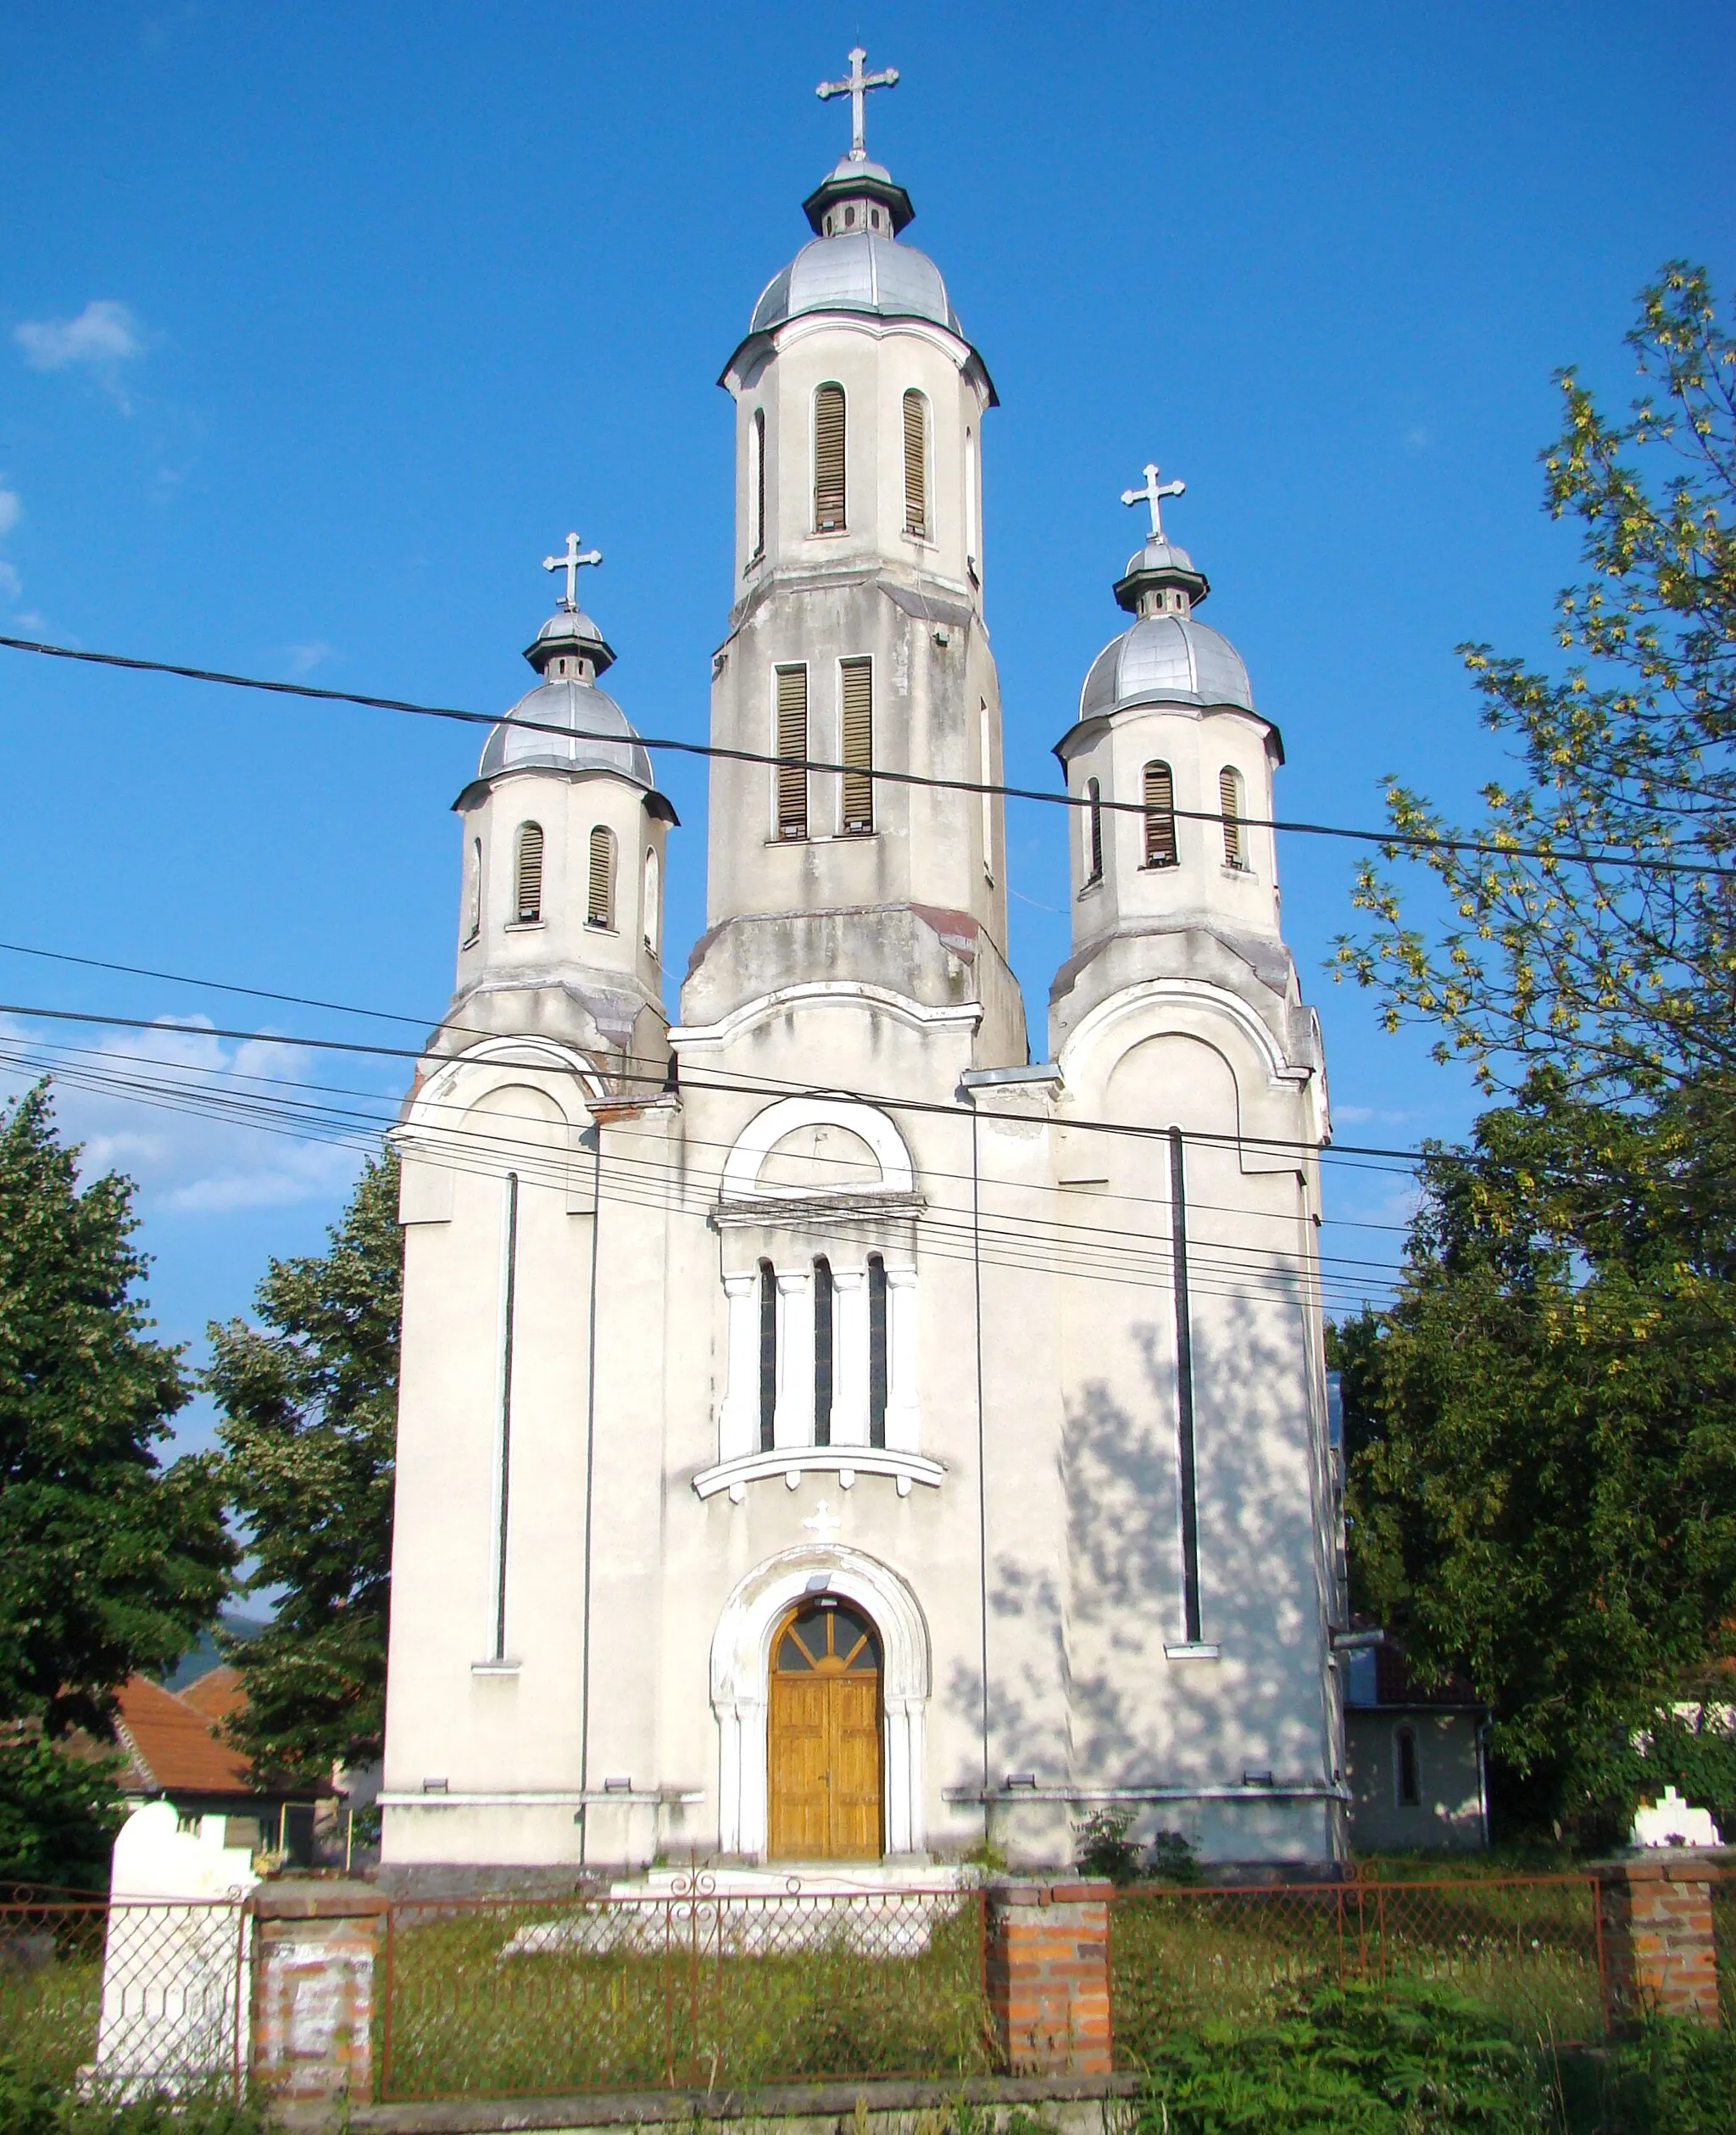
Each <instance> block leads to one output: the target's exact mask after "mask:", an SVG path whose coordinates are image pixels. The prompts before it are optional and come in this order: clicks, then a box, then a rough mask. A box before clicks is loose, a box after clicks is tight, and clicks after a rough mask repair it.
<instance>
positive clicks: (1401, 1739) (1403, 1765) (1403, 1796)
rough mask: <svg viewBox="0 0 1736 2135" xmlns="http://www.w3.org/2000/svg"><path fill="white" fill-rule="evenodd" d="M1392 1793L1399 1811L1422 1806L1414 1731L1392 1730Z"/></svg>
mask: <svg viewBox="0 0 1736 2135" xmlns="http://www.w3.org/2000/svg"><path fill="white" fill-rule="evenodd" d="M1393 1791H1394V1793H1395V1794H1396V1795H1397V1796H1398V1800H1399V1808H1400V1809H1421V1808H1422V1763H1421V1760H1420V1759H1418V1757H1417V1754H1416V1729H1415V1728H1414V1727H1395V1728H1394V1730H1393Z"/></svg>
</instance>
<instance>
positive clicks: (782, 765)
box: [0, 637, 1736, 878]
mask: <svg viewBox="0 0 1736 2135" xmlns="http://www.w3.org/2000/svg"><path fill="white" fill-rule="evenodd" d="M0 646H4V647H6V648H8V649H9V650H11V651H13V652H31V653H39V654H42V655H44V656H45V657H47V658H48V659H52V660H75V661H84V662H86V663H87V664H89V665H92V666H100V667H120V668H125V669H126V670H128V671H130V672H135V673H140V674H152V675H174V676H175V677H178V678H179V679H181V681H183V682H206V683H219V684H220V685H221V686H222V687H224V688H229V689H258V690H264V691H265V692H268V693H269V694H271V695H274V696H283V697H305V698H311V699H313V700H315V701H316V702H319V703H322V704H340V705H361V706H363V707H364V709H366V710H369V711H401V712H406V713H408V714H409V715H410V716H413V717H415V718H418V719H444V720H449V721H455V722H458V723H459V724H461V725H465V726H476V727H526V728H528V729H529V730H530V731H531V732H532V733H543V734H548V733H557V734H559V735H560V737H561V738H562V739H564V740H570V741H601V742H614V743H616V744H620V742H621V741H622V739H624V738H623V737H622V736H621V735H620V734H608V733H590V732H587V731H586V730H584V729H581V728H578V727H553V726H551V725H549V723H548V721H546V720H542V719H517V718H515V717H514V716H512V714H511V713H509V712H498V713H497V712H487V711H466V710H464V709H463V708H462V707H460V706H458V705H425V704H419V703H417V702H415V700H413V699H410V698H406V697H375V696H369V695H367V694H364V693H363V692H361V691H359V690H353V689H321V688H316V687H315V686H314V684H313V683H304V682H277V681H272V680H269V679H267V678H265V677H262V676H258V675H234V674H228V673H225V672H224V671H223V670H221V669H220V668H214V667H190V666H182V665H181V664H180V663H179V662H176V661H167V660H142V659H138V658H136V657H134V656H133V655H130V654H126V653H118V652H87V651H84V650H81V649H79V648H78V647H76V646H73V645H55V644H47V643H46V642H44V641H42V640H41V639H39V638H6V637H0ZM634 739H635V740H636V741H637V744H638V745H639V746H640V747H641V748H642V749H662V750H668V751H670V753H671V754H673V755H685V756H708V757H717V758H721V759H723V760H724V761H727V762H731V763H744V764H764V765H766V766H771V767H773V768H778V769H783V770H789V771H817V772H832V773H835V774H838V775H841V776H842V775H848V776H852V777H859V778H871V779H878V780H880V781H882V783H888V784H892V785H899V786H920V787H926V788H929V789H935V790H938V791H943V792H949V793H966V794H999V796H1000V797H1001V798H1002V799H1004V800H1032V801H1038V802H1040V803H1042V804H1043V805H1044V806H1049V807H1060V808H1091V809H1097V810H1101V811H1108V812H1110V813H1114V814H1124V815H1132V816H1142V817H1143V816H1148V815H1149V814H1150V813H1152V811H1151V810H1150V809H1149V808H1148V807H1147V806H1146V804H1145V803H1144V802H1143V800H1104V799H1103V798H1102V796H1101V795H1099V796H1097V797H1096V798H1095V799H1093V798H1092V797H1091V796H1090V795H1089V794H1070V793H1055V792H1054V791H1053V790H1052V789H1049V788H1048V787H1038V786H1001V785H994V784H992V783H988V781H986V780H984V781H978V780H976V779H971V778H938V777H936V776H934V775H933V774H932V773H928V772H916V771H892V770H884V769H882V768H880V767H878V766H873V767H871V768H866V769H864V768H863V767H862V766H857V765H850V764H843V763H829V762H825V761H821V760H820V759H818V758H815V757H810V756H778V755H766V754H765V753H764V752H763V751H761V750H755V749H726V748H724V747H722V746H721V744H718V743H715V742H704V741H684V740H682V739H678V738H676V737H675V736H673V735H668V734H663V735H656V734H639V735H636V736H635V737H634ZM1163 812H1164V813H1165V814H1166V815H1168V816H1171V817H1174V818H1175V819H1177V821H1180V822H1215V823H1219V824H1224V823H1227V822H1236V823H1238V824H1240V825H1241V826H1243V828H1246V829H1249V830H1274V831H1276V830H1282V831H1285V832H1288V833H1292V834H1294V835H1295V836H1299V837H1305V838H1341V839H1349V841H1351V842H1352V843H1355V844H1360V845H1380V846H1383V847H1388V848H1390V847H1393V846H1404V847H1406V848H1408V849H1409V850H1411V851H1413V852H1416V853H1419V854H1420V853H1428V852H1455V853H1473V854H1477V855H1481V856H1484V857H1487V858H1489V859H1497V860H1536V861H1546V862H1549V863H1550V864H1552V865H1556V866H1571V867H1613V868H1630V869H1638V870H1639V871H1640V872H1643V873H1648V874H1668V875H1702V876H1713V877H1718V878H1722V877H1723V876H1725V875H1727V874H1731V873H1736V869H1730V868H1723V867H1714V866H1711V865H1710V864H1704V863H1702V862H1700V861H1691V860H1652V859H1645V858H1642V857H1641V856H1639V854H1638V853H1636V852H1632V851H1628V852H1592V851H1588V850H1584V849H1583V848H1568V849H1566V850H1563V849H1561V848H1558V847H1555V846H1551V845H1507V844H1504V843H1499V842H1497V841H1495V840H1493V839H1477V838H1442V837H1437V836H1434V835H1433V834H1425V833H1422V832H1421V831H1403V830H1360V829H1355V828H1350V827H1349V826H1347V825H1345V824H1342V823H1321V822H1302V821H1299V820H1295V819H1289V818H1285V817H1272V816H1236V817H1226V816H1224V815H1223V814H1222V813H1221V812H1216V813H1214V812H1213V811H1211V810H1210V809H1199V808H1174V807H1172V808H1169V809H1166V810H1165V811H1163Z"/></svg>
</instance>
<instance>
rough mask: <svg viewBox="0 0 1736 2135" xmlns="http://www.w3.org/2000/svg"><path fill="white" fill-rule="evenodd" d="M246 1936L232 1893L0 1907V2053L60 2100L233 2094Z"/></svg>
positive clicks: (243, 2050)
mask: <svg viewBox="0 0 1736 2135" xmlns="http://www.w3.org/2000/svg"><path fill="white" fill-rule="evenodd" d="M251 1927H252V1922H251V1920H250V1919H249V1917H248V1911H247V1908H246V1906H245V1904H244V1903H243V1902H242V1899H241V1898H240V1896H239V1895H238V1894H237V1895H236V1896H235V1897H231V1898H214V1899H211V1900H209V1901H206V1902H200V1903H193V1904H181V1903H175V1904H167V1903H158V1902H154V1901H150V1900H138V1901H123V1902H119V1903H110V1901H109V1900H108V1899H106V1898H88V1899H81V1900H79V1899H73V1900H60V1899H57V1900H53V1901H46V1902H23V1903H11V1904H0V2053H4V2054H6V2055H7V2056H8V2058H9V2059H10V2060H12V2061H14V2064H15V2065H17V2066H18V2067H19V2069H20V2070H21V2071H24V2072H25V2074H26V2075H29V2076H40V2077H41V2078H42V2079H43V2080H45V2081H46V2082H50V2083H52V2084H53V2085H54V2086H55V2087H56V2088H59V2089H62V2090H65V2091H68V2092H70V2091H74V2090H82V2091H85V2092H86V2093H114V2094H117V2095H120V2096H124V2097H131V2096H136V2095H138V2094H139V2093H144V2092H150V2091H157V2090H162V2091H168V2092H171V2093H175V2094H177V2095H184V2094H186V2093H188V2092H191V2091H194V2090H210V2089H215V2090H222V2091H228V2092H231V2093H235V2094H237V2095H238V2094H239V2093H240V2091H241V2089H242V2085H243V2083H244V2082H245V2079H246V2074H247V2060H248V1996H247V1981H248V1951H249V1947H250V1931H251Z"/></svg>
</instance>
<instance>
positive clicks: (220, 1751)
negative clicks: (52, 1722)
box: [114, 1669, 332, 1865]
mask: <svg viewBox="0 0 1736 2135" xmlns="http://www.w3.org/2000/svg"><path fill="white" fill-rule="evenodd" d="M211 1676H217V1677H220V1678H227V1679H229V1680H227V1681H217V1682H213V1681H211ZM202 1686H203V1690H202ZM195 1692H202V1694H201V1695H200V1696H199V1697H197V1698H196V1697H195V1696H194V1693H195ZM243 1696H244V1693H242V1691H241V1686H240V1682H239V1679H238V1678H236V1675H235V1671H234V1670H232V1669H214V1670H211V1671H210V1675H207V1676H202V1677H200V1678H199V1679H198V1681H196V1682H195V1683H193V1684H192V1685H190V1686H188V1687H187V1689H186V1690H184V1691H182V1692H178V1693H177V1692H174V1691H170V1690H165V1689H164V1687H163V1686H162V1685H161V1684H160V1683H153V1682H152V1681H150V1680H149V1679H148V1677H147V1676H143V1675H133V1676H131V1677H129V1679H128V1680H127V1681H126V1682H125V1683H124V1684H123V1685H122V1686H121V1689H120V1695H119V1697H118V1699H117V1701H116V1703H117V1711H116V1714H115V1723H114V1732H115V1738H116V1740H117V1742H119V1744H120V1749H121V1752H122V1753H123V1755H124V1756H125V1759H126V1764H125V1769H124V1770H123V1771H122V1773H121V1775H120V1793H121V1795H122V1797H123V1798H125V1801H126V1802H127V1803H128V1805H129V1806H136V1805H137V1804H138V1803H142V1802H147V1801H157V1800H164V1801H167V1802H170V1803H172V1804H173V1806H174V1808H175V1810H176V1811H177V1813H178V1814H180V1816H181V1820H182V1821H183V1823H187V1824H192V1823H198V1824H199V1825H200V1826H202V1827H205V1826H217V1827H218V1828H216V1829H210V1828H207V1829H206V1830H205V1836H206V1837H208V1838H209V1839H210V1840H211V1841H212V1842H213V1843H215V1844H220V1845H224V1846H229V1847H237V1846H245V1847H246V1848H248V1850H249V1851H250V1852H252V1853H280V1854H281V1855H283V1856H284V1857H285V1859H287V1860H288V1861H290V1862H291V1863H292V1864H294V1865H305V1864H306V1863H307V1862H308V1861H309V1859H311V1858H312V1849H313V1839H314V1813H315V1810H316V1809H317V1808H318V1807H319V1805H320V1803H322V1802H324V1801H325V1800H326V1799H327V1798H329V1797H330V1796H331V1791H332V1790H331V1787H326V1786H320V1785H315V1786H312V1787H308V1786H298V1785H277V1784H273V1783H271V1782H270V1781H259V1780H257V1779H256V1778H255V1776H254V1774H253V1768H252V1766H251V1765H250V1764H248V1760H247V1759H246V1758H245V1757H243V1756H242V1754H241V1753H240V1752H239V1751H238V1750H236V1749H233V1748H231V1747H230V1745H229V1744H228V1743H227V1742H225V1741H224V1740H223V1739H222V1736H221V1733H220V1729H221V1725H222V1722H223V1721H224V1720H225V1719H227V1718H228V1717H229V1715H230V1714H231V1713H232V1712H233V1711H234V1710H235V1709H236V1707H237V1706H238V1705H239V1704H240V1703H242V1698H243Z"/></svg>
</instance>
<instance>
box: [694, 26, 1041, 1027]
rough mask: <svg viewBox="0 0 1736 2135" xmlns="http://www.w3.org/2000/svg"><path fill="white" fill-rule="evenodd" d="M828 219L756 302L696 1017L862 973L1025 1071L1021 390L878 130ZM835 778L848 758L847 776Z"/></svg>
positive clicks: (823, 207)
mask: <svg viewBox="0 0 1736 2135" xmlns="http://www.w3.org/2000/svg"><path fill="white" fill-rule="evenodd" d="M852 62H853V65H852V75H851V76H850V78H849V79H848V80H847V81H844V82H843V83H836V84H834V83H827V84H824V85H822V87H821V94H822V95H826V94H836V93H846V92H848V93H849V94H850V95H851V97H852V100H853V104H854V111H855V121H856V123H855V125H854V129H853V133H854V138H853V142H852V146H851V148H850V151H849V153H848V154H846V155H845V156H844V157H843V159H841V160H840V161H839V163H838V164H837V166H836V168H835V169H834V170H832V172H831V173H830V174H829V176H827V177H826V179H825V180H824V181H822V183H821V185H819V186H818V187H816V188H815V191H814V192H812V193H811V194H810V196H809V198H808V199H807V200H806V201H805V202H804V203H803V204H804V209H805V210H806V214H807V217H808V221H809V225H810V228H811V229H812V231H813V233H814V234H813V237H812V238H811V240H810V242H808V243H807V244H805V245H804V247H803V248H802V249H801V251H800V252H799V253H798V254H797V255H796V257H795V259H793V261H792V262H791V263H790V265H788V266H787V267H785V268H784V269H783V270H782V272H781V273H779V274H778V275H776V276H774V277H773V278H772V280H771V282H770V283H769V284H768V285H767V287H766V288H765V292H764V293H763V294H762V295H761V297H760V301H759V303H758V304H756V305H755V306H754V315H753V319H752V322H751V324H750V326H749V328H748V335H747V337H746V339H745V340H744V341H743V343H741V345H740V347H739V348H737V350H736V352H735V354H733V355H732V357H731V358H730V360H729V362H728V364H727V365H726V367H725V370H724V373H723V377H722V379H721V383H722V384H723V386H724V387H726V390H727V391H728V392H729V393H730V394H731V396H732V399H733V400H734V402H735V407H736V514H735V522H736V540H735V554H734V566H733V568H734V572H735V577H736V585H737V598H736V600H735V603H734V605H733V606H732V610H731V614H730V624H729V631H728V634H727V636H726V638H725V640H724V643H723V644H722V645H721V648H720V649H719V650H718V652H717V654H716V655H715V659H714V661H713V683H712V697H711V739H712V741H713V743H714V744H715V745H717V746H718V747H720V748H723V749H728V750H740V751H742V752H743V755H745V756H747V757H749V758H753V757H760V758H779V759H782V760H784V761H781V762H776V763H772V762H768V761H757V762H756V761H731V760H729V759H728V758H725V757H717V758H714V759H713V761H712V769H711V806H710V838H709V855H708V878H707V880H708V888H707V911H706V920H707V931H706V934H705V935H704V939H702V941H701V942H700V944H699V945H698V949H697V950H696V952H695V956H694V959H693V967H692V969H691V971H690V973H689V976H688V979H687V985H686V988H685V989H684V991H683V995H682V1023H683V1024H684V1025H685V1026H687V1028H694V1027H707V1028H715V1027H716V1026H717V1025H718V1024H719V1023H721V1022H722V1021H724V1020H725V1019H726V1018H729V1017H732V1015H733V1014H734V1013H735V1012H737V1011H738V1010H740V1009H742V1008H743V1007H745V1006H747V1005H748V1003H749V1002H753V1001H763V1000H764V999H765V997H766V996H767V995H771V994H775V993H778V992H781V991H782V990H783V989H787V988H789V987H792V986H804V987H806V986H813V985H815V984H821V985H825V984H834V983H837V982H843V983H846V984H854V985H855V986H858V987H860V986H867V987H871V988H876V989H888V990H890V991H891V992H893V993H895V994H898V995H902V996H905V997H908V998H909V999H910V1000H912V1001H915V1002H917V1003H921V1004H924V1005H926V1006H932V1007H936V1008H940V1007H950V1008H957V1007H958V1006H960V1005H962V1003H963V1002H965V1001H975V1002H977V1004H978V1006H979V1008H980V1015H979V1017H978V1020H977V1028H976V1034H975V1046H974V1053H975V1059H976V1062H977V1063H982V1062H993V1063H999V1064H1005V1063H1008V1062H1011V1063H1013V1064H1022V1062H1024V1059H1025V1057H1026V1050H1025V1032H1024V1017H1023V1011H1022V1007H1021V1004H1020V1001H1019V998H1018V995H1017V990H1016V989H1015V986H1014V984H1013V982H1012V979H1011V977H1010V973H1009V972H1008V970H1007V967H1006V961H1005V949H1006V891H1005V885H1004V839H1003V830H1002V811H1001V806H1000V802H999V800H998V799H997V798H995V797H993V796H992V795H983V794H973V793H968V792H965V793H960V792H958V791H948V790H942V789H936V788H931V787H923V786H918V785H912V784H907V783H900V782H899V779H898V778H895V777H894V778H888V777H885V776H876V773H881V774H883V773H888V772H890V773H906V774H908V773H915V774H917V775H919V776H924V777H934V778H945V779H956V780H961V781H965V782H970V783H977V784H981V785H991V784H996V783H999V781H1000V778H1001V749H1000V695H999V683H998V681H997V678H996V675H995V669H994V661H993V655H991V653H990V651H989V647H988V633H987V630H986V628H985V627H984V623H983V620H982V457H981V435H982V418H983V415H984V413H985V412H986V410H988V409H989V408H991V407H993V405H994V404H995V394H994V387H993V383H992V382H991V381H990V379H989V376H988V371H987V369H986V368H985V366H984V365H983V362H982V358H981V357H980V356H979V355H978V354H977V351H976V350H975V349H974V348H972V347H971V343H969V342H968V341H967V340H966V339H965V335H964V332H963V329H962V328H961V327H960V324H959V321H958V319H957V317H956V315H954V311H953V308H952V305H951V304H950V303H949V300H948V297H947V293H946V287H945V284H944V283H943V281H942V279H941V276H940V272H939V270H938V268H937V267H936V266H935V265H934V263H933V261H932V260H931V259H927V258H926V256H925V255H924V254H921V252H918V251H916V250H915V248H913V247H911V246H910V245H908V244H905V243H904V242H901V236H902V232H903V231H904V229H905V228H906V226H908V225H909V223H910V220H911V219H912V215H913V214H914V210H913V209H912V208H911V205H910V196H909V194H908V193H906V192H905V191H904V187H902V186H900V185H898V184H896V183H895V182H894V181H893V178H892V176H891V174H890V173H889V172H888V171H887V170H885V169H884V168H883V167H882V165H881V164H877V163H874V162H871V160H870V159H869V158H868V155H867V153H866V150H865V148H864V147H863V145H862V140H861V105H862V99H863V97H864V94H865V92H866V91H867V90H868V89H870V88H873V87H877V86H890V81H896V79H897V76H896V75H891V76H890V78H889V80H888V78H887V76H877V77H870V76H866V75H864V74H863V73H862V70H861V55H860V53H854V54H852ZM821 766H824V767H823V768H822V767H821Z"/></svg>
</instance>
